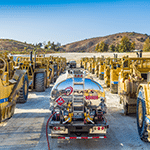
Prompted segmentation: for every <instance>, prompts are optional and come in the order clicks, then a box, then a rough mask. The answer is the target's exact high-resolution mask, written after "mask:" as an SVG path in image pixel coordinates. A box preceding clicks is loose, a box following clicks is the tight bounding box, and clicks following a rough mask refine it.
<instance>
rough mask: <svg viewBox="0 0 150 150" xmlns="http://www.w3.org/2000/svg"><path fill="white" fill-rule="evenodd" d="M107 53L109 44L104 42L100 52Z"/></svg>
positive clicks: (101, 44) (100, 46)
mask: <svg viewBox="0 0 150 150" xmlns="http://www.w3.org/2000/svg"><path fill="white" fill-rule="evenodd" d="M107 51H108V44H106V43H105V42H103V41H102V42H101V43H100V45H99V49H98V52H107Z"/></svg>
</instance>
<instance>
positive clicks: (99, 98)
mask: <svg viewBox="0 0 150 150" xmlns="http://www.w3.org/2000/svg"><path fill="white" fill-rule="evenodd" d="M65 77H66V78H65ZM64 78H65V79H64ZM50 110H51V112H52V114H53V117H52V120H51V121H50V124H49V127H50V129H51V137H57V138H59V139H95V138H106V133H107V128H108V127H109V126H108V124H107V120H106V118H105V114H106V105H105V92H104V90H103V88H102V86H101V85H100V84H98V83H97V82H95V81H94V80H92V79H90V78H88V76H86V73H85V71H84V70H81V69H73V70H68V71H67V72H66V74H64V75H63V76H62V77H59V78H58V80H57V81H56V84H55V85H54V87H53V89H52V91H51V100H50Z"/></svg>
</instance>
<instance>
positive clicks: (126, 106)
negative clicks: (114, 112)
mask: <svg viewBox="0 0 150 150" xmlns="http://www.w3.org/2000/svg"><path fill="white" fill-rule="evenodd" d="M128 107H129V106H128V100H127V96H126V95H124V96H123V111H124V115H125V116H127V115H129V111H128Z"/></svg>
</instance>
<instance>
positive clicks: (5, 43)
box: [0, 39, 44, 54]
mask: <svg viewBox="0 0 150 150" xmlns="http://www.w3.org/2000/svg"><path fill="white" fill-rule="evenodd" d="M34 49H36V50H37V52H39V53H40V52H44V50H43V49H42V48H40V47H37V46H34V45H32V44H27V43H26V42H20V41H16V40H10V39H0V52H4V51H5V52H8V53H13V54H24V53H30V51H33V50H34Z"/></svg>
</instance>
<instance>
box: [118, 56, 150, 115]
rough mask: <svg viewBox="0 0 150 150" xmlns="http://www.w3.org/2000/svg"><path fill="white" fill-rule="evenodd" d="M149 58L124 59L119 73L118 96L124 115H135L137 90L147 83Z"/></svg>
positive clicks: (149, 65)
mask: <svg viewBox="0 0 150 150" xmlns="http://www.w3.org/2000/svg"><path fill="white" fill-rule="evenodd" d="M149 70H150V58H125V59H124V60H123V62H122V66H121V71H120V73H119V84H118V94H119V95H120V102H121V103H122V104H123V108H124V114H125V115H128V114H130V113H136V103H137V88H138V86H139V85H140V84H141V83H147V73H148V72H149Z"/></svg>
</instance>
